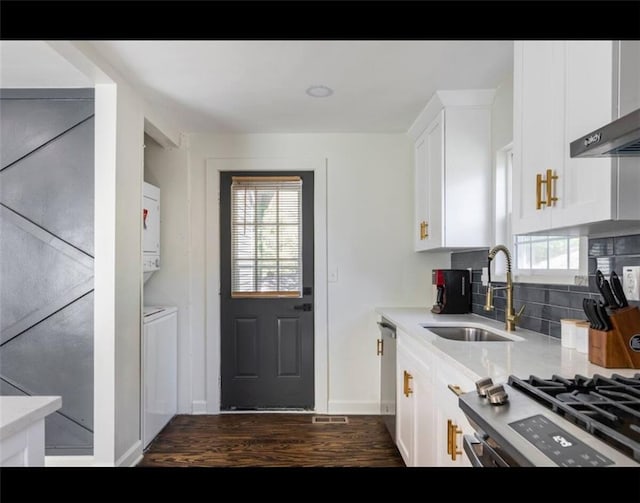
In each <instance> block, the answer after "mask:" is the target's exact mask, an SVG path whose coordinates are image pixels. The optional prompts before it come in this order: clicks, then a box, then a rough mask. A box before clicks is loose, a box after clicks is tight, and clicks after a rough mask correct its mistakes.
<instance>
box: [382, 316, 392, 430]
mask: <svg viewBox="0 0 640 503" xmlns="http://www.w3.org/2000/svg"><path fill="white" fill-rule="evenodd" d="M378 327H379V328H380V339H379V340H378V354H379V355H380V414H381V415H382V418H383V420H384V423H385V425H386V426H387V429H388V430H389V434H390V435H391V438H392V439H393V441H394V442H395V441H396V326H395V325H394V324H393V323H391V322H390V321H389V320H387V319H385V318H384V317H383V318H382V320H381V321H379V322H378Z"/></svg>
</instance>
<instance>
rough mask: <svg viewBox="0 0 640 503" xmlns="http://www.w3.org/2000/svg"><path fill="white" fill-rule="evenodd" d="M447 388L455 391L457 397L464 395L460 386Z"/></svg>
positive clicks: (452, 385) (455, 385)
mask: <svg viewBox="0 0 640 503" xmlns="http://www.w3.org/2000/svg"><path fill="white" fill-rule="evenodd" d="M447 388H449V389H450V390H451V391H453V392H454V393H455V394H456V396H460V395H462V393H464V391H462V389H461V388H460V386H458V385H457V384H448V385H447Z"/></svg>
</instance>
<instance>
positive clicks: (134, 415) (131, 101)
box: [115, 84, 144, 463]
mask: <svg viewBox="0 0 640 503" xmlns="http://www.w3.org/2000/svg"><path fill="white" fill-rule="evenodd" d="M117 113H118V115H117V119H118V120H117V149H116V292H115V308H116V309H115V318H116V334H115V351H116V353H115V355H116V372H115V396H116V402H115V406H116V409H115V412H116V415H115V430H116V435H115V459H116V463H118V460H119V459H121V458H123V457H124V458H126V457H128V455H129V454H128V453H129V451H130V450H131V449H134V450H135V449H136V448H137V449H139V447H136V446H137V445H138V443H139V442H140V346H141V344H140V341H141V337H140V327H141V309H142V307H141V297H142V287H141V277H142V264H141V261H142V259H141V257H142V243H141V233H142V218H141V215H142V167H143V151H142V145H143V134H144V114H143V105H142V102H141V101H140V100H139V98H138V97H137V96H136V95H135V94H134V93H133V91H131V90H130V88H128V86H125V85H122V84H120V85H118V112H117Z"/></svg>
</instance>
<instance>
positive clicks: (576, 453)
mask: <svg viewBox="0 0 640 503" xmlns="http://www.w3.org/2000/svg"><path fill="white" fill-rule="evenodd" d="M509 426H511V428H513V429H514V430H515V431H517V432H518V433H519V434H520V435H522V436H523V437H524V438H526V439H527V440H528V441H529V442H531V443H532V444H533V445H534V446H535V447H536V448H537V449H538V450H540V451H541V452H542V453H543V454H544V455H545V456H547V457H548V458H549V459H551V460H552V461H553V462H555V463H556V464H557V465H558V466H609V465H613V464H614V462H613V461H611V460H610V459H609V458H607V457H606V456H603V455H602V454H600V453H598V452H597V451H595V450H593V449H592V448H591V447H589V446H588V445H586V444H585V443H584V442H582V441H580V440H578V439H577V438H575V437H574V436H573V435H571V434H569V433H567V432H566V431H565V430H563V429H562V428H560V427H559V426H557V425H556V424H554V423H553V422H552V421H550V420H549V419H548V418H546V417H545V416H543V415H540V414H538V415H535V416H531V417H528V418H526V419H522V420H519V421H514V422H512V423H509Z"/></svg>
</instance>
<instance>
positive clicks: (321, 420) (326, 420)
mask: <svg viewBox="0 0 640 503" xmlns="http://www.w3.org/2000/svg"><path fill="white" fill-rule="evenodd" d="M311 422H312V423H313V424H348V423H349V418H348V417H347V416H313V418H312V419H311Z"/></svg>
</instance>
